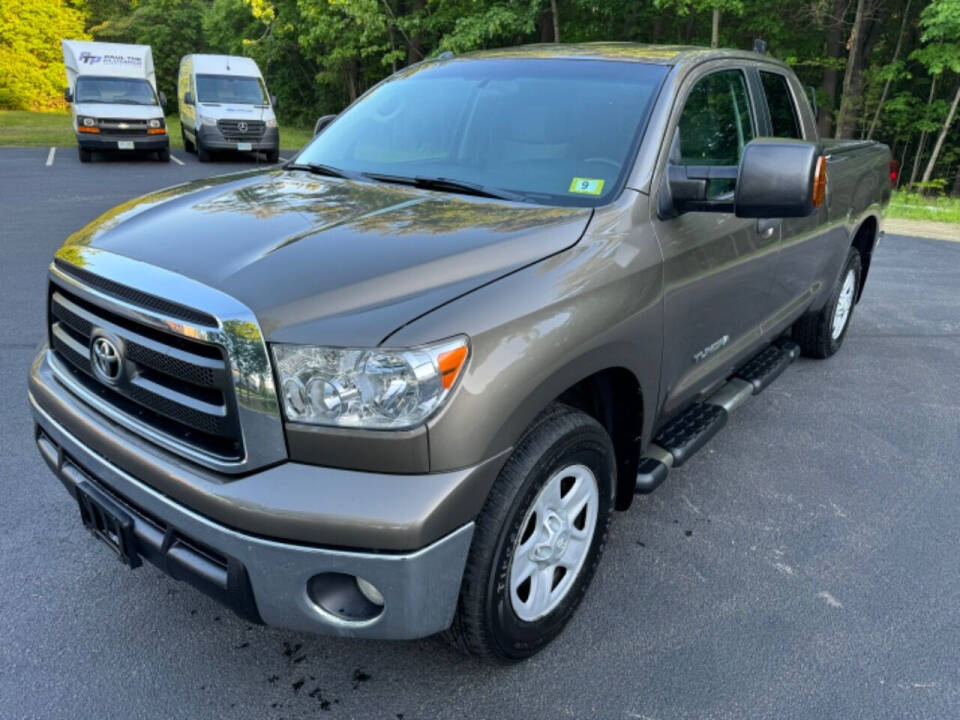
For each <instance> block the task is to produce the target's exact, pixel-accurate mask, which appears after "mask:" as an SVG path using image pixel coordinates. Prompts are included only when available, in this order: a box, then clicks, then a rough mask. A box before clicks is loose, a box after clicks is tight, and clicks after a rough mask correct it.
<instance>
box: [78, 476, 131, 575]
mask: <svg viewBox="0 0 960 720" xmlns="http://www.w3.org/2000/svg"><path fill="white" fill-rule="evenodd" d="M77 504H78V505H79V506H80V519H81V520H82V521H83V525H84V527H86V528H87V530H89V531H90V532H91V533H93V536H94V537H96V538H97V539H98V540H100V541H102V542H103V543H104V544H106V546H107V547H109V548H110V549H111V550H112V551H113V552H114V553H115V554H116V556H117V557H118V558H119V559H120V562H122V563H123V564H124V565H126V566H127V567H130V568H135V567H140V565H141V564H142V560H141V559H140V554H139V553H138V552H137V538H136V536H135V535H134V534H133V518H132V517H130V514H129V513H127V512H126V511H125V510H124V509H123V508H122V507H121V506H120V505H119V504H118V503H117V502H115V501H114V500H113V499H112V498H110V497H109V496H108V495H107V494H106V493H104V492H103V491H102V490H100V489H99V488H97V487H96V486H95V485H94V484H93V483H91V482H89V481H88V480H81V481H80V482H79V483H77Z"/></svg>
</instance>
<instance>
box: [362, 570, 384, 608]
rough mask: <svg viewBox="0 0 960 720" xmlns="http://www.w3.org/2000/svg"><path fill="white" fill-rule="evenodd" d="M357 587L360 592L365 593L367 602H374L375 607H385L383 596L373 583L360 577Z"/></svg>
mask: <svg viewBox="0 0 960 720" xmlns="http://www.w3.org/2000/svg"><path fill="white" fill-rule="evenodd" d="M357 587H358V588H360V592H362V593H363V596H364V597H365V598H366V599H367V600H369V601H370V602H372V603H373V604H374V605H379V606H380V607H383V595H381V594H380V591H379V590H377V588H376V587H375V586H374V584H373V583H371V582H369V581H367V580H364V579H363V578H362V577H358V578H357Z"/></svg>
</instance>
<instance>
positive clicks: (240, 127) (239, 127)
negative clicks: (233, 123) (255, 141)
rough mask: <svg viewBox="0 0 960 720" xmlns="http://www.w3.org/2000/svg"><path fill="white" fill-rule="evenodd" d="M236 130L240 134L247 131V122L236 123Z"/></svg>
mask: <svg viewBox="0 0 960 720" xmlns="http://www.w3.org/2000/svg"><path fill="white" fill-rule="evenodd" d="M237 130H239V131H240V132H242V133H244V132H246V131H247V121H246V120H241V121H240V122H238V123H237Z"/></svg>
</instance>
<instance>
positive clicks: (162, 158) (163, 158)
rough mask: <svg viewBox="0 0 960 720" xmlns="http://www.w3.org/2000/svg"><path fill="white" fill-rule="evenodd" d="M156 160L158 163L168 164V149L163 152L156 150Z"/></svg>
mask: <svg viewBox="0 0 960 720" xmlns="http://www.w3.org/2000/svg"><path fill="white" fill-rule="evenodd" d="M157 160H159V161H160V162H170V148H168V147H166V148H163V150H157Z"/></svg>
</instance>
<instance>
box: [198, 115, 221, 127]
mask: <svg viewBox="0 0 960 720" xmlns="http://www.w3.org/2000/svg"><path fill="white" fill-rule="evenodd" d="M197 120H199V121H200V124H201V125H206V126H207V127H214V126H216V124H217V120H216V118H212V117H200V116H199V115H198V116H197Z"/></svg>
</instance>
